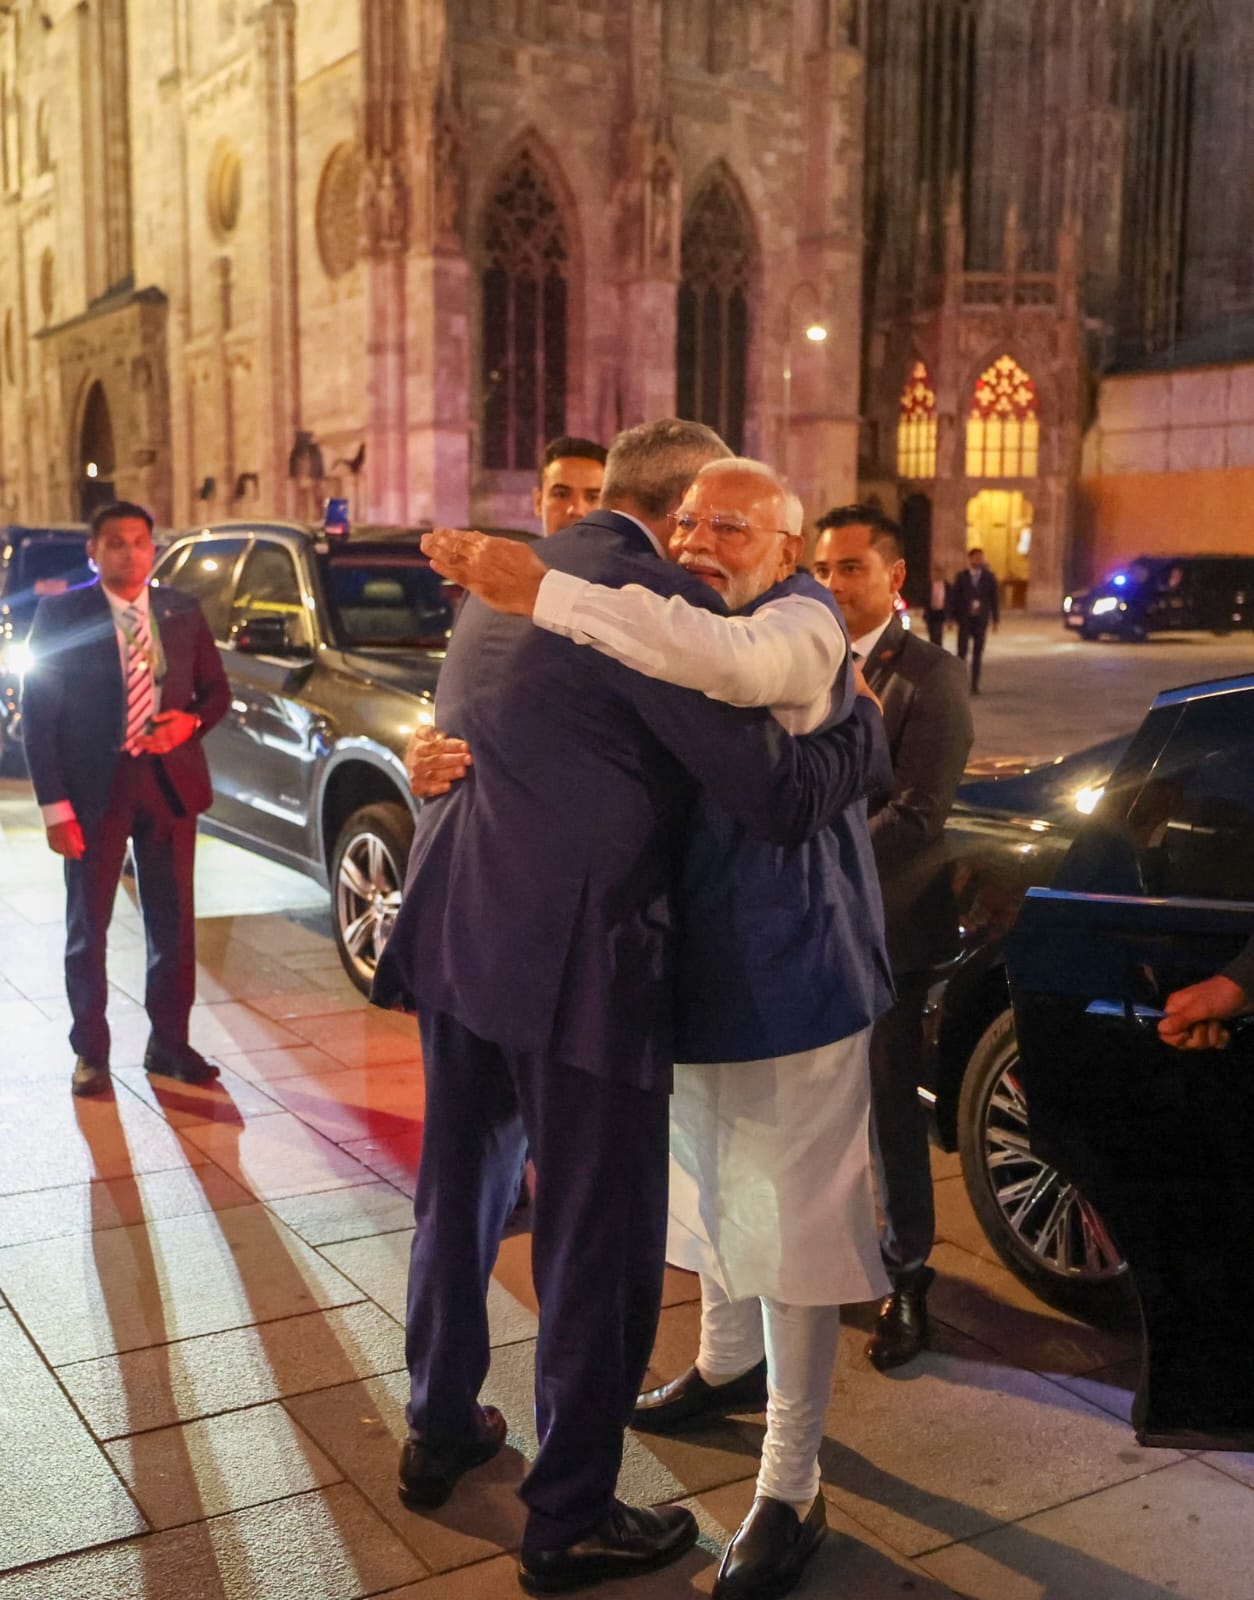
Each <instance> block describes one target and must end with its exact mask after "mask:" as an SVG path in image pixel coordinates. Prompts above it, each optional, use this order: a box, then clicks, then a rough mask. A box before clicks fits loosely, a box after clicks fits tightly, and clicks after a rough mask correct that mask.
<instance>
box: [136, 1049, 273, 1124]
mask: <svg viewBox="0 0 1254 1600" xmlns="http://www.w3.org/2000/svg"><path fill="white" fill-rule="evenodd" d="M219 1065H220V1064H219ZM113 1078H114V1082H115V1084H117V1083H123V1084H125V1085H126V1087H127V1088H128V1089H129V1090H130V1092H131V1093H132V1094H133V1095H135V1096H136V1097H137V1098H138V1099H140V1100H142V1101H143V1102H144V1104H145V1105H146V1106H148V1107H149V1108H150V1109H151V1110H153V1111H155V1112H156V1113H157V1115H158V1116H159V1117H162V1118H164V1120H165V1121H166V1122H168V1123H169V1124H170V1126H171V1127H172V1128H198V1127H203V1126H204V1125H205V1124H206V1123H213V1122H223V1123H227V1124H233V1125H234V1126H236V1127H239V1126H241V1125H242V1124H243V1123H244V1122H245V1121H247V1120H248V1118H250V1117H268V1116H273V1115H274V1114H275V1112H277V1111H282V1109H283V1108H282V1106H280V1105H279V1104H278V1103H277V1102H276V1101H274V1100H272V1099H271V1098H270V1096H269V1095H267V1094H266V1093H265V1092H264V1091H263V1090H261V1089H259V1088H258V1087H257V1086H256V1084H253V1083H250V1082H249V1081H248V1079H247V1078H241V1077H240V1076H239V1075H238V1074H237V1073H234V1072H232V1071H231V1069H230V1068H229V1067H225V1066H224V1067H222V1068H221V1073H220V1075H219V1076H218V1077H217V1078H215V1079H214V1080H213V1082H212V1083H180V1082H179V1081H178V1079H177V1078H164V1077H160V1076H157V1077H154V1076H153V1075H152V1074H151V1073H149V1072H145V1071H144V1069H143V1067H118V1068H117V1069H116V1070H115V1072H114V1074H113Z"/></svg>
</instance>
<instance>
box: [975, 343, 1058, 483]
mask: <svg viewBox="0 0 1254 1600" xmlns="http://www.w3.org/2000/svg"><path fill="white" fill-rule="evenodd" d="M1040 433H1041V425H1040V420H1039V414H1038V410H1037V404H1036V385H1035V384H1034V383H1033V382H1032V379H1031V378H1030V377H1029V376H1028V374H1027V373H1026V372H1025V371H1024V370H1023V368H1022V367H1021V366H1020V365H1019V363H1018V362H1017V361H1016V360H1015V358H1014V357H1013V356H1009V355H1007V356H999V357H998V358H997V360H996V361H994V362H993V364H992V366H991V367H989V368H988V369H987V370H986V371H985V372H982V373H981V374H980V376H979V379H978V380H977V382H976V385H975V393H974V395H973V396H972V400H971V415H970V417H969V418H968V421H967V477H968V478H1034V477H1036V474H1037V470H1038V467H1039V462H1040Z"/></svg>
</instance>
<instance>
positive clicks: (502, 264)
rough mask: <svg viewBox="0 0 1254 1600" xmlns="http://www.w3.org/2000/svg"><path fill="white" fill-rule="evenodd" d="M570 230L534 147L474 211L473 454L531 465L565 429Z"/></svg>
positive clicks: (510, 465)
mask: <svg viewBox="0 0 1254 1600" xmlns="http://www.w3.org/2000/svg"><path fill="white" fill-rule="evenodd" d="M570 255H571V251H570V237H569V233H568V231H567V227H566V222H565V219H564V218H563V216H562V211H561V207H560V206H559V205H558V202H557V200H556V198H555V197H554V195H553V192H552V189H551V188H550V186H549V183H548V180H547V178H546V177H545V174H544V172H543V169H542V168H541V166H540V164H539V162H538V161H537V160H536V158H535V156H534V155H533V154H532V153H531V152H530V151H528V150H522V151H520V152H519V153H518V155H516V156H515V157H514V159H513V160H512V161H511V162H510V164H509V166H508V167H507V168H506V169H505V171H504V172H503V173H502V174H501V176H500V179H499V180H498V182H497V184H496V187H495V189H494V190H493V191H492V196H491V198H490V199H489V201H488V206H487V213H486V216H485V218H484V228H483V248H482V267H481V277H480V293H481V308H480V309H481V328H482V338H481V351H482V355H481V361H480V380H481V391H482V407H483V410H482V426H483V464H484V466H485V467H490V468H497V469H502V468H503V469H525V470H527V471H534V469H535V466H536V463H537V461H538V460H539V459H540V452H541V450H542V449H543V446H544V441H545V440H546V439H551V438H553V437H554V436H555V435H556V434H560V433H565V431H566V379H567V348H568V324H569V283H570Z"/></svg>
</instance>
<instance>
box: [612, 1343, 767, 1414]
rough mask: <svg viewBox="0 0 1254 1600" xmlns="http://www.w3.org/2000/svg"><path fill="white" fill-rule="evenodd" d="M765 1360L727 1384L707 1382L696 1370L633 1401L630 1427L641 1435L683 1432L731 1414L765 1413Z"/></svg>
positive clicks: (694, 1368) (690, 1370)
mask: <svg viewBox="0 0 1254 1600" xmlns="http://www.w3.org/2000/svg"><path fill="white" fill-rule="evenodd" d="M765 1409H766V1359H765V1357H764V1358H763V1359H762V1360H761V1361H759V1362H758V1364H757V1366H756V1367H750V1368H749V1370H748V1372H745V1373H742V1374H741V1376H740V1377H739V1378H733V1379H732V1380H731V1382H730V1383H707V1382H706V1381H705V1379H704V1378H703V1377H702V1376H701V1374H700V1373H699V1372H698V1371H697V1369H696V1367H689V1368H688V1370H687V1372H685V1373H683V1374H682V1376H680V1377H678V1378H676V1379H674V1381H673V1382H671V1383H666V1384H663V1385H662V1387H661V1388H660V1389H650V1390H649V1391H648V1393H647V1394H642V1395H641V1396H640V1397H639V1399H638V1400H637V1401H636V1409H635V1410H634V1411H633V1412H632V1414H631V1425H632V1427H633V1428H637V1429H639V1431H640V1432H641V1433H683V1432H684V1431H685V1430H686V1429H688V1428H699V1427H702V1426H703V1425H704V1424H705V1423H707V1422H717V1421H718V1420H719V1419H720V1418H721V1417H725V1416H727V1415H728V1414H729V1413H731V1412H734V1411H765Z"/></svg>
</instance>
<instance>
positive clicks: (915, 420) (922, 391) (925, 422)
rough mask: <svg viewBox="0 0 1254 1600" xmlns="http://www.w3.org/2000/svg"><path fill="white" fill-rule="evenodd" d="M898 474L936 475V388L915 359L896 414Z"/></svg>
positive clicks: (922, 364) (923, 365)
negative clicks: (899, 408)
mask: <svg viewBox="0 0 1254 1600" xmlns="http://www.w3.org/2000/svg"><path fill="white" fill-rule="evenodd" d="M897 474H898V476H899V477H902V478H934V477H935V476H936V391H935V390H934V389H933V388H932V379H931V376H930V375H929V373H928V370H927V366H926V364H925V363H924V362H922V361H916V362H915V364H914V365H913V366H912V367H911V369H910V376H909V377H908V378H907V379H906V387H905V388H904V389H903V390H902V391H901V411H900V413H899V414H898V417H897Z"/></svg>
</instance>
